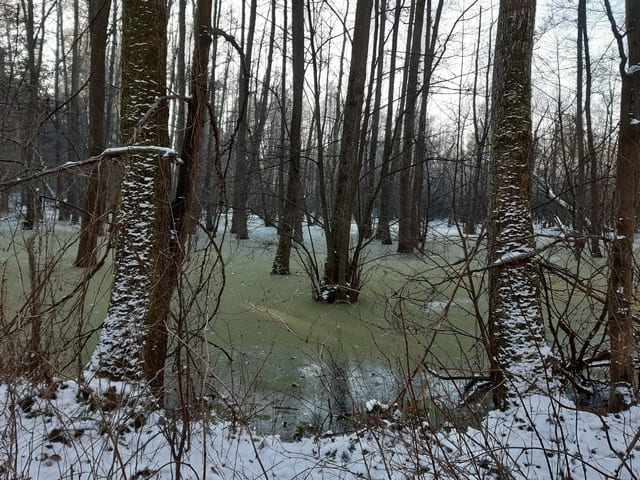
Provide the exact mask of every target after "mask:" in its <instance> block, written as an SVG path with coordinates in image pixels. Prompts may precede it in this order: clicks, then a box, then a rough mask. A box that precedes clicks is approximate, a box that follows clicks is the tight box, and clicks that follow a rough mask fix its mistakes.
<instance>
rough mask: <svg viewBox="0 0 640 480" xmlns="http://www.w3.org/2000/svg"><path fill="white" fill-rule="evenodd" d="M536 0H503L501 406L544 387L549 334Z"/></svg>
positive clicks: (495, 324) (497, 307)
mask: <svg viewBox="0 0 640 480" xmlns="http://www.w3.org/2000/svg"><path fill="white" fill-rule="evenodd" d="M535 9H536V2H535V0H501V2H500V13H499V17H498V31H497V36H496V47H495V48H496V50H495V56H494V58H495V62H494V70H493V91H492V109H493V110H492V115H491V126H492V140H491V145H492V160H493V192H492V200H493V202H492V206H491V211H490V238H489V243H490V246H489V265H490V267H491V268H490V275H489V335H490V345H489V350H490V352H489V354H490V366H491V369H492V380H493V384H494V400H495V402H496V404H497V405H498V406H500V407H505V406H507V405H509V404H513V403H515V402H517V401H518V399H519V397H520V396H521V395H523V394H526V393H527V392H529V391H531V390H532V389H535V388H544V387H545V386H546V382H547V378H546V371H545V369H546V367H545V362H546V360H547V357H548V356H549V354H550V351H549V348H548V346H547V344H546V341H545V337H544V327H543V322H542V312H541V307H540V298H539V285H538V269H537V265H536V263H535V260H534V258H533V256H532V252H533V251H534V249H535V244H534V236H533V225H532V217H531V200H530V196H531V170H532V163H533V159H532V141H531V58H532V50H533V31H534V20H535Z"/></svg>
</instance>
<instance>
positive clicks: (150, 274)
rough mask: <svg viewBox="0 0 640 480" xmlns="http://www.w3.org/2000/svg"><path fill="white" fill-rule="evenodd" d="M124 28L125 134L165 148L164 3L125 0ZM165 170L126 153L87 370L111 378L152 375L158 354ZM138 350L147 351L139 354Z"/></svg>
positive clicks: (152, 159) (146, 157)
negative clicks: (155, 306)
mask: <svg viewBox="0 0 640 480" xmlns="http://www.w3.org/2000/svg"><path fill="white" fill-rule="evenodd" d="M123 14H124V25H123V33H122V57H123V64H122V101H121V102H122V103H121V117H122V119H121V127H122V136H123V138H126V139H128V140H129V141H130V142H132V143H133V144H135V145H140V146H150V147H166V146H167V145H168V143H169V138H168V133H167V129H168V108H167V105H166V101H163V100H160V101H159V102H158V99H163V98H165V90H166V80H165V79H166V49H167V43H166V24H167V20H166V9H165V2H164V0H125V1H124V2H123ZM170 176H171V168H170V164H169V162H167V161H166V160H165V159H162V158H160V156H159V155H158V154H153V153H137V154H130V155H127V156H126V158H125V159H124V164H123V177H124V178H123V181H122V186H121V194H120V207H119V211H118V219H117V224H118V236H119V238H118V242H117V246H116V266H115V278H114V285H113V288H112V291H111V300H110V302H109V308H108V311H107V318H106V319H105V322H104V326H103V329H102V332H101V334H100V339H99V341H98V345H97V346H96V349H95V351H94V353H93V356H92V359H91V363H90V365H89V371H90V372H91V373H95V374H97V375H98V376H100V377H106V378H109V379H115V380H133V381H136V380H143V379H145V378H146V379H147V380H153V378H155V377H156V375H157V374H158V373H159V372H157V371H149V370H147V369H146V368H145V367H146V366H145V363H144V360H145V358H148V356H149V355H153V354H157V355H160V356H161V355H162V352H161V351H160V350H161V349H162V345H163V338H162V336H163V335H164V329H165V326H164V325H156V324H150V323H149V320H150V318H151V319H152V320H155V318H154V317H153V316H151V317H150V316H149V310H150V308H151V306H152V305H151V301H152V293H153V289H154V286H155V285H156V282H157V280H158V277H157V274H158V272H160V271H162V267H163V262H164V261H165V260H164V257H165V256H166V254H167V251H168V244H167V243H168V240H169V236H168V235H167V232H168V230H169V224H168V221H169V201H168V199H169V190H170ZM143 352H144V353H145V354H144V356H143Z"/></svg>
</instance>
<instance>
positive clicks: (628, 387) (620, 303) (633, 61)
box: [607, 0, 640, 412]
mask: <svg viewBox="0 0 640 480" xmlns="http://www.w3.org/2000/svg"><path fill="white" fill-rule="evenodd" d="M626 36H627V42H628V48H629V62H628V63H629V65H630V66H629V67H628V68H627V69H626V70H625V68H624V64H625V59H624V58H623V59H622V67H621V74H622V94H621V97H620V130H619V134H618V135H619V138H618V153H617V158H616V185H615V190H614V195H613V201H614V208H615V210H616V235H615V237H614V239H613V241H612V243H611V250H610V253H609V282H608V288H607V308H608V317H609V325H608V328H609V338H610V340H611V374H610V375H611V378H610V380H611V395H610V399H609V410H611V411H612V412H616V411H619V410H623V409H626V408H628V407H629V406H630V405H631V404H632V403H633V401H634V400H635V399H634V388H635V385H636V379H635V370H634V365H633V357H634V355H635V354H637V348H638V347H637V341H636V340H635V337H634V336H635V335H636V334H637V327H635V326H634V318H633V311H632V308H631V307H632V304H633V302H634V299H633V297H634V291H633V269H634V260H633V238H634V234H635V231H636V215H637V211H638V196H637V192H638V185H639V184H640V153H639V152H638V143H640V122H638V119H639V118H640V4H639V3H638V2H636V1H629V0H627V2H626ZM618 40H619V42H621V41H622V39H621V37H619V38H618ZM619 48H620V49H621V50H622V46H621V45H620V47H619ZM621 53H623V52H622V51H621Z"/></svg>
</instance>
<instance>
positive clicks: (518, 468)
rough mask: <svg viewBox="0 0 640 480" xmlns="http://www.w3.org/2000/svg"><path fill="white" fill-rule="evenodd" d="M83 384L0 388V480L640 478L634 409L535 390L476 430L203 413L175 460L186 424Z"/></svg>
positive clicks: (639, 431) (638, 415) (638, 412)
mask: <svg viewBox="0 0 640 480" xmlns="http://www.w3.org/2000/svg"><path fill="white" fill-rule="evenodd" d="M78 390H79V389H78V385H77V384H76V383H74V382H73V381H65V382H63V383H60V384H59V386H58V389H57V390H56V391H53V392H52V391H48V392H46V394H42V393H41V394H40V395H38V394H37V392H34V391H33V390H32V388H30V387H27V386H26V385H25V384H19V385H12V386H7V385H3V386H1V387H0V412H1V413H0V434H1V435H0V477H1V478H3V479H69V480H71V479H78V480H81V479H87V480H89V479H114V478H118V479H120V478H122V479H125V478H126V479H142V478H154V479H173V478H177V475H176V469H177V468H178V466H179V467H180V471H181V474H182V478H185V479H205V478H209V479H219V478H224V479H253V478H256V479H257V478H265V479H266V478H268V479H351V478H353V479H356V478H368V479H412V478H415V479H435V478H439V479H449V478H457V479H488V478H495V479H498V478H500V479H511V478H514V479H515V478H518V479H552V478H553V479H556V478H557V479H596V478H615V479H635V478H639V477H640V441H639V436H640V408H639V407H634V408H632V409H631V410H630V411H628V412H624V413H621V414H618V415H606V416H602V415H598V414H595V413H589V412H585V411H580V410H577V409H576V408H575V407H574V405H573V404H572V403H571V402H570V401H568V400H566V399H564V398H556V399H550V398H549V397H547V396H542V395H533V396H531V397H528V398H526V399H524V400H523V402H522V404H521V405H520V406H519V407H517V408H512V409H510V410H508V411H506V412H498V411H495V412H491V413H490V414H489V415H488V416H487V417H486V419H485V420H484V421H483V422H482V425H481V426H480V427H479V428H477V429H476V428H469V429H467V430H465V431H457V430H455V429H450V430H447V429H444V430H441V431H439V432H430V430H429V427H428V425H427V424H426V423H425V424H424V425H423V427H422V428H418V429H417V430H415V429H414V430H412V429H410V428H409V427H407V426H406V424H405V426H404V427H402V428H399V429H398V428H394V425H402V424H403V423H402V419H398V421H397V422H396V420H393V419H392V417H393V416H392V415H389V416H387V418H391V420H388V419H387V420H384V419H381V418H378V417H376V416H377V415H378V413H376V411H375V410H374V412H372V413H371V421H370V422H368V424H369V425H370V426H369V427H364V426H363V427H362V428H361V429H360V430H358V431H356V432H353V433H351V434H345V435H333V434H331V433H330V432H327V433H326V434H325V435H323V436H321V437H315V438H303V439H301V440H299V441H296V442H283V441H281V440H280V439H279V437H277V436H257V435H255V434H251V433H250V432H249V431H247V430H246V429H242V428H233V426H232V425H231V424H229V423H225V422H221V421H218V420H217V419H216V418H215V417H213V416H206V417H205V416H202V417H201V418H199V419H196V420H195V421H194V422H193V423H192V425H191V428H190V431H189V432H188V441H187V443H186V444H185V448H184V451H183V452H182V454H181V455H178V452H177V448H178V445H179V439H180V432H181V431H182V427H181V424H180V423H179V422H175V421H172V420H170V419H168V418H166V417H165V416H163V414H162V413H161V412H159V411H157V412H154V413H152V414H150V415H149V416H148V417H147V418H146V421H145V422H144V424H143V425H142V423H143V422H141V421H140V420H139V419H137V420H136V419H131V418H130V417H129V418H126V417H123V411H124V410H118V409H116V410H111V411H99V410H95V409H94V410H92V409H90V408H89V403H88V402H86V401H84V402H82V401H78V400H77V393H78ZM375 404H376V402H369V405H370V406H373V405H375ZM375 418H377V421H374V419H375ZM373 425H375V426H373Z"/></svg>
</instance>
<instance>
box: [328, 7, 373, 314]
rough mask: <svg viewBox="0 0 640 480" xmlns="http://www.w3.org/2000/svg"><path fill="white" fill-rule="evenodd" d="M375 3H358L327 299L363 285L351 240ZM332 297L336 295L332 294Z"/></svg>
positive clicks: (349, 295) (354, 293)
mask: <svg viewBox="0 0 640 480" xmlns="http://www.w3.org/2000/svg"><path fill="white" fill-rule="evenodd" d="M371 4H372V1H371V0H358V2H357V4H356V18H355V31H354V34H353V43H352V45H351V69H350V71H349V81H348V84H347V97H346V100H345V106H344V127H343V130H342V141H341V147H340V160H339V166H338V173H337V178H336V189H335V197H334V202H333V212H332V215H331V224H330V226H331V234H330V235H329V236H328V237H327V239H326V241H327V263H326V266H325V277H326V279H325V282H326V284H327V285H329V286H330V289H329V290H327V291H328V292H334V293H335V298H325V300H329V301H331V300H333V301H338V302H346V301H356V300H357V298H358V294H359V287H360V278H359V273H360V272H359V268H358V267H359V265H358V258H356V257H355V256H354V258H350V256H349V240H350V236H351V235H350V233H351V218H352V215H353V210H354V203H355V196H356V190H357V187H358V180H359V178H360V168H361V165H360V163H359V161H358V159H359V158H360V157H359V156H358V148H359V139H360V118H361V115H362V104H363V100H364V83H365V78H366V74H367V52H368V49H369V25H370V23H371ZM330 297H333V295H332V294H331V295H330Z"/></svg>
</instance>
